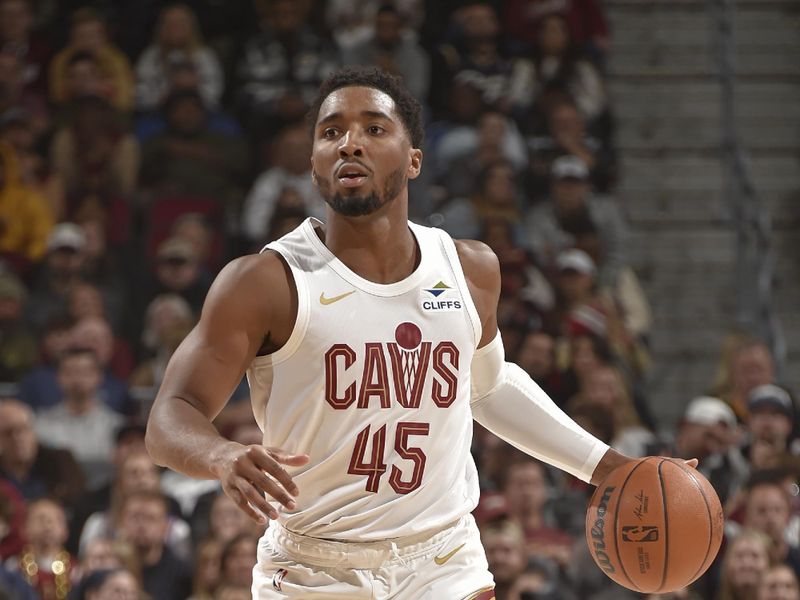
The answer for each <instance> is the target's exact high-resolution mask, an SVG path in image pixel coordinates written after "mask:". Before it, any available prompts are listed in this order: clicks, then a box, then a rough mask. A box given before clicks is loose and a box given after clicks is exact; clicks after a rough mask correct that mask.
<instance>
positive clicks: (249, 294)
mask: <svg viewBox="0 0 800 600" xmlns="http://www.w3.org/2000/svg"><path fill="white" fill-rule="evenodd" d="M292 289H293V287H292V283H291V282H290V281H289V275H288V274H287V272H286V269H285V268H284V265H283V263H282V262H281V260H280V259H279V258H278V257H277V256H276V255H275V254H272V253H265V254H261V255H255V256H246V257H243V258H240V259H237V260H235V261H233V262H231V263H230V264H228V265H227V266H226V267H225V268H224V269H223V270H222V272H220V274H219V276H218V277H217V279H216V280H215V281H214V284H213V285H212V286H211V289H210V290H209V292H208V296H207V297H206V301H205V304H204V306H203V311H202V314H201V317H200V321H199V322H198V324H197V325H196V326H195V328H194V329H193V330H192V331H191V333H189V335H188V336H187V337H186V339H185V340H184V341H183V342H182V343H181V345H180V346H179V347H178V349H177V350H176V351H175V353H174V355H173V356H172V358H171V359H170V361H169V364H168V365H167V369H166V373H165V374H164V380H163V383H162V384H161V388H160V389H159V392H158V395H157V396H156V400H155V403H154V404H153V408H152V410H151V412H150V418H149V420H148V423H147V434H146V438H145V442H146V444H147V449H148V451H149V452H150V455H151V456H152V457H153V460H154V461H155V462H156V463H157V464H159V465H162V466H166V467H169V468H171V469H173V470H175V471H179V472H181V473H185V474H186V475H189V476H191V477H195V478H199V479H218V480H219V481H220V482H221V484H222V487H223V490H224V491H225V493H226V494H227V495H228V496H230V497H231V498H232V499H233V500H234V502H236V503H237V504H238V505H239V507H240V508H241V509H242V510H244V511H245V512H246V513H247V514H248V515H249V516H250V517H251V518H253V519H255V520H257V521H260V520H262V515H267V516H269V517H272V518H275V517H277V513H276V511H275V509H274V508H273V507H272V506H270V505H269V503H268V502H267V501H266V500H265V498H264V495H263V494H264V493H267V494H269V495H270V496H272V497H273V498H275V499H276V500H278V501H279V502H281V503H282V504H284V505H286V506H289V507H290V508H291V503H292V495H297V493H298V490H297V487H296V486H295V484H294V483H293V482H292V480H291V477H290V476H289V474H288V473H287V472H286V471H285V470H284V468H283V467H282V466H281V465H283V464H286V465H293V466H299V465H302V464H304V463H305V462H306V461H307V460H308V457H306V456H305V455H290V454H288V453H286V452H283V451H281V450H280V449H278V448H265V447H263V446H260V445H255V446H243V445H242V444H238V443H235V442H232V441H230V440H227V439H226V438H224V437H222V436H221V435H220V434H219V432H218V431H217V429H216V428H215V427H214V425H213V423H212V421H213V420H214V417H216V416H217V415H218V414H219V412H220V411H221V410H222V409H223V407H224V406H225V404H226V403H227V401H228V399H229V398H230V396H231V394H232V393H233V391H234V389H235V388H236V386H237V385H238V384H239V382H240V381H241V379H242V377H243V375H244V372H245V370H246V369H247V366H248V365H249V364H250V362H251V361H252V360H253V358H254V357H255V356H256V354H257V352H258V351H259V349H260V348H261V347H262V346H263V344H264V342H265V340H268V341H275V339H276V338H277V340H280V339H281V338H283V337H285V335H286V334H285V331H283V330H282V329H281V328H282V327H284V328H285V327H286V325H285V324H286V323H287V322H288V323H292V324H293V323H294V319H293V318H291V317H292V313H293V311H294V306H293V301H294V300H293V297H292V292H291V290H292Z"/></svg>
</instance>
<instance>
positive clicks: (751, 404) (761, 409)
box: [743, 383, 797, 468]
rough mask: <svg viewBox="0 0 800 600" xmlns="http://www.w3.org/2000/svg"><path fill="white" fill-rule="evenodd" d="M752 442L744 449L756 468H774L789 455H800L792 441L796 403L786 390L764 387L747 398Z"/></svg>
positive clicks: (768, 385)
mask: <svg viewBox="0 0 800 600" xmlns="http://www.w3.org/2000/svg"><path fill="white" fill-rule="evenodd" d="M747 408H748V413H749V414H750V418H749V419H748V421H747V432H748V433H749V440H748V444H747V446H745V448H744V449H743V451H744V452H745V453H746V455H747V456H748V457H749V459H750V463H751V464H752V465H753V466H754V467H756V468H764V467H774V466H775V463H776V462H777V461H778V460H779V459H780V458H781V457H782V456H783V455H785V454H797V452H796V451H795V448H794V447H793V444H792V443H791V442H792V428H793V425H794V403H793V402H792V399H791V397H790V396H789V394H788V393H787V392H786V390H784V389H783V388H780V387H778V386H777V385H773V384H771V383H768V384H765V385H760V386H758V387H756V388H753V390H752V391H751V392H750V394H749V395H748V397H747Z"/></svg>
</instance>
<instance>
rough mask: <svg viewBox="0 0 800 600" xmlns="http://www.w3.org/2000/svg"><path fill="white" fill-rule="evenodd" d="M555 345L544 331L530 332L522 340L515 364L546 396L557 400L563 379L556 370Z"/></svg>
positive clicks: (560, 394)
mask: <svg viewBox="0 0 800 600" xmlns="http://www.w3.org/2000/svg"><path fill="white" fill-rule="evenodd" d="M555 350H556V344H555V339H554V338H553V336H552V335H550V334H549V333H547V332H545V331H531V332H529V333H527V334H526V335H525V337H524V338H523V339H522V344H521V345H520V349H519V352H518V353H517V364H518V365H519V366H520V367H522V368H523V369H524V370H525V372H526V373H528V375H530V376H531V378H532V379H533V380H534V381H535V382H536V383H537V384H539V387H541V388H542V389H543V390H544V391H545V392H546V393H547V395H548V396H550V397H551V398H553V399H554V400H556V401H557V400H558V399H559V398H560V397H561V396H562V393H561V389H562V387H563V385H564V384H563V380H562V379H563V378H562V377H561V374H560V373H559V371H558V369H557V368H556V353H555Z"/></svg>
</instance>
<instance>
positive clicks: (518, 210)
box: [439, 160, 523, 239]
mask: <svg viewBox="0 0 800 600" xmlns="http://www.w3.org/2000/svg"><path fill="white" fill-rule="evenodd" d="M459 172H462V171H459ZM522 214H523V213H522V201H521V199H520V197H519V189H518V187H517V181H516V178H515V174H514V170H513V168H512V166H511V164H510V163H509V162H508V161H505V160H498V161H496V162H494V163H489V164H488V165H486V166H484V167H483V168H482V170H481V172H480V174H479V175H478V177H477V187H476V189H475V192H474V193H472V194H471V195H470V196H468V197H464V198H454V199H453V200H451V201H450V202H448V203H447V204H445V205H444V206H443V207H442V209H441V212H440V213H439V219H440V221H441V223H440V224H439V226H440V227H441V228H442V229H444V230H445V231H447V232H448V233H449V234H450V235H451V236H453V237H455V238H472V239H474V238H478V237H480V235H481V233H482V232H483V230H484V228H485V226H486V224H487V223H488V222H490V221H500V222H503V223H506V224H508V225H509V226H510V227H512V228H513V227H514V226H515V225H516V224H518V223H519V222H520V220H521V219H522ZM514 237H515V236H513V235H512V239H513V238H514Z"/></svg>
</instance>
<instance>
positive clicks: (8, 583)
mask: <svg viewBox="0 0 800 600" xmlns="http://www.w3.org/2000/svg"><path fill="white" fill-rule="evenodd" d="M0 594H3V595H2V596H0V597H2V598H3V599H4V600H5V599H6V598H8V599H10V600H41V598H40V597H39V594H37V593H36V591H35V590H34V589H33V588H32V587H31V586H30V585H28V582H27V581H25V579H24V578H23V577H22V575H20V574H19V573H18V572H17V571H11V570H9V569H7V568H6V566H5V565H4V564H3V563H2V562H0Z"/></svg>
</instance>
